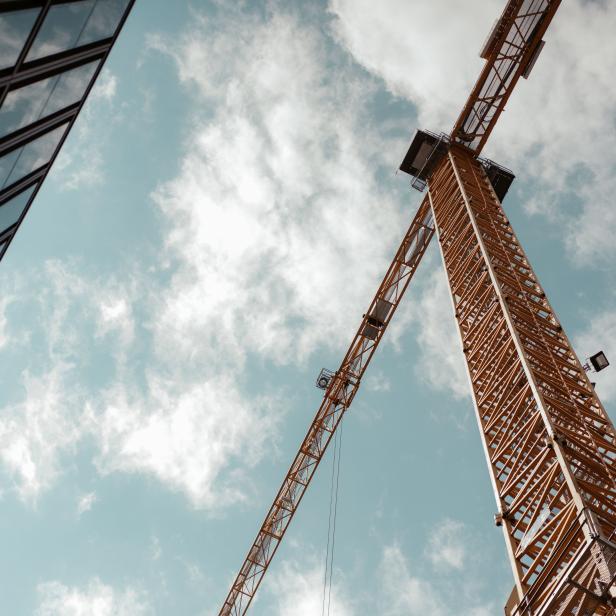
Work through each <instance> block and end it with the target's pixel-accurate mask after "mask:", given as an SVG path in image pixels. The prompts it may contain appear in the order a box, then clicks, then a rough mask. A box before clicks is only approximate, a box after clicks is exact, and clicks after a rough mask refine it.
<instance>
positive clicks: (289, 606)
mask: <svg viewBox="0 0 616 616" xmlns="http://www.w3.org/2000/svg"><path fill="white" fill-rule="evenodd" d="M323 576H324V571H323V567H322V566H315V565H309V566H307V565H306V563H301V564H300V563H297V562H294V561H288V560H286V561H282V562H281V563H280V564H279V566H278V567H277V568H276V571H275V572H274V571H272V573H271V575H270V577H269V578H267V582H266V584H267V589H268V591H269V592H270V593H272V594H273V595H274V597H275V599H274V604H275V606H276V612H275V613H276V614H279V615H280V616H287V615H289V614H293V616H316V615H317V614H321V611H322V606H323ZM328 602H329V606H330V610H329V611H328V612H327V613H331V614H335V615H336V616H352V614H354V613H355V610H354V609H353V606H352V602H351V601H350V599H349V598H348V597H347V596H346V594H345V593H344V590H343V589H342V587H341V585H340V584H336V583H334V584H333V585H332V590H331V596H329V594H328V596H326V598H325V605H326V609H327V605H328Z"/></svg>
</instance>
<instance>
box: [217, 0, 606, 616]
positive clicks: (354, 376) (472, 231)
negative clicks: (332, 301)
mask: <svg viewBox="0 0 616 616" xmlns="http://www.w3.org/2000/svg"><path fill="white" fill-rule="evenodd" d="M558 5H559V0H509V2H508V3H507V5H506V7H505V9H504V11H503V14H502V15H501V17H500V19H499V20H498V21H497V23H496V25H495V27H494V28H493V30H492V32H491V33H490V36H489V38H488V41H487V42H486V44H485V46H484V48H483V50H482V52H481V56H482V58H484V59H485V60H486V64H485V66H484V69H483V70H482V72H481V74H480V76H479V79H478V81H477V83H476V85H475V87H474V88H473V91H472V93H471V95H470V97H469V99H468V101H467V103H466V105H465V106H464V109H463V110H462V113H461V114H460V117H459V119H458V121H457V122H456V124H455V126H454V129H453V131H452V132H451V134H450V135H440V136H439V135H434V134H431V133H428V132H424V131H418V132H417V134H416V136H415V139H414V140H413V143H412V144H411V147H410V149H409V152H408V153H407V155H406V157H405V159H404V161H403V163H402V165H401V167H400V168H401V169H402V170H403V171H406V172H407V173H410V174H411V175H412V176H413V177H414V180H413V185H414V186H415V187H416V188H419V189H420V190H423V189H424V188H425V187H426V185H427V187H428V191H427V196H426V197H425V198H424V200H423V202H422V204H421V206H420V208H419V211H418V213H417V215H416V216H415V218H414V220H413V222H412V224H411V227H410V228H409V230H408V231H407V233H406V235H405V236H404V239H403V241H402V244H401V246H400V248H399V249H398V251H397V253H396V256H395V258H394V260H393V261H392V263H391V265H390V267H389V269H388V271H387V273H386V275H385V278H384V280H383V282H382V283H381V286H380V287H379V289H378V291H377V293H376V295H375V297H374V299H373V300H372V302H371V304H370V306H369V309H368V311H367V312H366V314H365V315H364V317H363V320H362V322H361V324H360V327H359V329H358V331H357V334H356V335H355V338H354V340H353V342H352V344H351V346H350V348H349V350H348V352H347V354H346V356H345V358H344V360H343V361H342V363H341V365H340V368H339V369H338V370H337V371H336V372H334V373H331V374H325V375H324V379H325V380H324V381H323V382H322V385H323V386H324V387H325V389H326V391H325V395H324V398H323V402H322V403H321V406H320V408H319V410H318V412H317V414H316V417H315V419H314V420H313V422H312V424H311V427H310V429H309V431H308V434H307V435H306V437H305V439H304V441H303V443H302V445H301V447H300V449H299V451H298V453H297V456H296V457H295V460H294V461H293V463H292V465H291V468H290V469H289V472H288V473H287V475H286V477H285V479H284V481H283V484H282V486H281V488H280V490H279V491H278V494H277V495H276V498H275V500H274V503H273V504H272V507H271V508H270V510H269V512H268V514H267V516H266V518H265V521H264V522H263V524H262V526H261V529H260V531H259V533H258V535H257V538H256V539H255V541H254V543H253V545H252V547H251V548H250V550H249V552H248V555H247V557H246V559H245V560H244V563H243V565H242V567H241V569H240V572H239V574H238V575H237V577H236V579H235V581H234V583H233V585H232V587H231V590H230V591H229V594H228V596H227V598H226V600H225V603H224V605H223V607H222V609H221V611H220V614H221V615H229V614H233V615H239V614H244V613H245V612H246V610H247V609H248V606H249V605H250V602H251V601H252V598H253V597H254V594H255V592H256V590H257V588H258V587H259V584H260V582H261V580H262V578H263V575H264V574H265V571H266V570H267V567H268V566H269V564H270V562H271V560H272V558H273V556H274V553H275V552H276V549H277V547H278V545H279V543H280V541H281V540H282V538H283V536H284V533H285V531H286V529H287V527H288V524H289V522H290V520H291V519H292V517H293V514H294V513H295V511H296V509H297V507H298V506H299V503H300V501H301V498H302V496H303V494H304V492H305V490H306V488H307V487H308V484H309V483H310V480H311V479H312V477H313V475H314V472H315V470H316V468H317V466H318V464H319V462H320V460H321V459H322V457H323V454H324V452H325V450H326V448H327V445H328V443H329V442H330V440H331V438H332V436H333V434H334V431H335V430H336V427H337V426H338V424H339V422H340V419H341V417H342V415H343V414H344V412H345V411H346V410H347V409H348V408H349V406H350V404H351V402H352V400H353V397H354V395H355V393H356V392H357V390H358V388H359V384H360V381H361V377H362V375H363V374H364V371H365V370H366V367H367V365H368V363H369V361H370V359H371V357H372V355H373V354H374V351H375V350H376V348H377V346H378V344H379V342H380V340H381V338H382V336H383V334H384V332H385V330H386V328H387V325H388V324H389V322H390V320H391V318H392V316H393V314H394V312H395V310H396V308H397V306H398V304H399V302H400V300H401V299H402V296H403V295H404V292H405V291H406V289H407V287H408V284H409V282H410V280H411V278H412V276H413V274H414V272H415V270H416V268H417V266H418V264H419V262H420V261H421V258H422V256H423V255H424V253H425V250H426V248H427V246H428V244H429V242H430V240H431V239H432V236H433V235H434V234H436V236H437V238H438V243H439V248H440V252H441V256H442V259H443V264H444V266H445V270H446V272H447V279H448V281H449V288H450V291H451V298H452V305H453V310H454V315H455V319H456V322H457V325H458V330H459V333H460V337H461V340H462V345H463V352H464V358H465V360H466V366H467V371H468V376H469V381H470V384H471V388H472V394H473V400H474V405H475V410H476V415H477V421H478V424H479V428H480V432H481V437H482V441H483V446H484V451H485V456H486V460H487V463H488V469H489V472H490V478H491V481H492V487H493V489H494V495H495V498H496V503H497V507H498V513H497V514H496V516H495V520H496V523H497V525H498V526H501V527H502V530H503V535H504V538H505V543H506V546H507V552H508V555H509V559H510V562H511V567H512V570H513V577H514V580H515V585H514V588H513V590H512V592H511V595H510V597H509V600H508V601H507V604H506V606H505V614H506V615H507V616H548V615H550V616H552V615H553V616H568V615H571V616H573V615H577V616H582V615H593V614H597V615H614V614H616V609H615V607H614V606H615V605H616V602H615V600H614V597H616V592H615V591H614V580H615V578H616V543H615V540H616V538H615V537H614V535H615V531H616V489H615V487H616V485H615V482H614V477H615V472H616V468H615V465H614V458H615V457H616V432H615V430H614V426H613V425H612V422H611V421H610V419H609V417H608V415H607V413H606V412H605V409H604V408H603V406H602V405H601V402H600V401H599V399H598V397H597V396H596V394H595V391H594V388H593V386H592V384H591V383H590V381H589V379H588V377H587V375H586V372H585V370H584V367H583V366H582V365H581V364H580V361H579V360H578V358H577V356H576V354H575V352H574V351H573V349H572V347H571V344H570V343H569V340H568V338H567V336H566V335H565V333H564V332H563V329H562V327H561V326H560V324H559V321H558V319H557V317H556V315H555V313H554V311H553V310H552V308H551V306H550V304H549V302H548V300H547V298H546V295H545V292H544V291H543V288H542V287H541V285H540V284H539V281H538V280H537V277H536V276H535V274H534V272H533V269H532V267H531V265H530V263H529V261H528V258H527V257H526V254H525V253H524V251H523V249H522V247H521V246H520V243H519V241H518V239H517V237H516V235H515V233H514V231H513V229H512V228H511V225H510V223H509V220H508V219H507V216H506V214H505V212H504V211H503V208H502V205H501V200H502V198H503V197H504V195H505V193H506V192H507V189H508V187H509V184H510V183H511V181H512V179H513V175H512V174H511V173H510V172H508V171H507V170H506V169H504V168H502V167H500V166H499V165H496V164H495V163H493V162H491V161H487V160H482V159H481V158H479V155H480V153H481V150H482V148H483V146H484V144H485V142H486V140H487V138H488V136H489V135H490V133H491V131H492V129H493V127H494V125H495V123H496V120H497V119H498V117H499V115H500V113H501V112H502V110H503V109H504V106H505V103H506V102H507V100H508V98H509V96H510V94H511V92H512V91H513V88H514V87H515V84H516V82H517V80H518V79H519V78H520V77H521V76H523V77H527V76H528V75H529V73H530V71H531V69H532V67H533V65H534V63H535V61H536V59H537V57H538V55H539V52H540V51H541V49H542V47H543V41H542V37H543V35H544V33H545V31H546V29H547V27H548V25H549V23H550V22H551V20H552V17H553V16H554V13H555V12H556V9H557V8H558Z"/></svg>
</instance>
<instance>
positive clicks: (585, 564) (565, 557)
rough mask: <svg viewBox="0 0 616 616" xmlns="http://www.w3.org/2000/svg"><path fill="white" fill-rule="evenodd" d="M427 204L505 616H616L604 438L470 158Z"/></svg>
mask: <svg viewBox="0 0 616 616" xmlns="http://www.w3.org/2000/svg"><path fill="white" fill-rule="evenodd" d="M428 194H429V198H430V202H431V208H432V211H433V216H434V220H435V225H436V232H437V236H438V240H439V246H440V250H441V256H442V258H443V262H444V265H445V269H446V272H447V277H448V281H449V287H450V291H451V297H452V303H453V307H454V313H455V318H456V322H457V325H458V330H459V333H460V337H461V339H462V347H463V353H464V358H465V361H466V367H467V372H468V376H469V380H470V383H471V387H472V393H473V399H474V405H475V411H476V415H477V420H478V424H479V428H480V432H481V437H482V441H483V446H484V452H485V455H486V459H487V462H488V468H489V471H490V476H491V481H492V486H493V489H494V492H495V497H496V502H497V506H498V508H499V513H498V514H497V516H496V521H497V524H498V525H500V526H502V529H503V532H504V536H505V542H506V546H507V551H508V554H509V558H510V561H511V565H512V569H513V574H514V579H515V582H516V588H514V593H512V597H513V601H510V602H509V603H508V607H507V608H506V613H507V614H508V615H509V616H514V615H515V616H531V615H532V616H548V615H550V616H552V615H562V616H564V615H569V614H585V613H588V614H591V613H592V614H597V615H606V614H614V613H616V612H614V611H613V609H612V607H610V605H611V603H612V601H613V598H612V593H613V583H614V578H615V577H616V545H615V543H614V542H615V539H616V537H615V535H616V484H615V482H614V478H615V472H616V467H615V464H614V459H615V458H616V433H615V431H614V426H613V425H612V423H611V421H610V419H609V417H608V415H607V413H606V412H605V409H604V408H603V406H602V405H601V402H600V401H599V399H598V398H597V396H596V394H595V391H594V388H593V387H592V384H591V383H590V381H589V380H588V377H587V375H586V373H585V371H584V369H583V367H582V365H581V364H580V362H579V360H578V358H577V356H576V355H575V353H574V351H573V349H572V347H571V345H570V343H569V340H568V339H567V337H566V335H565V333H564V332H563V330H562V327H561V326H560V324H559V321H558V319H557V317H556V315H555V313H554V311H553V310H552V308H551V306H550V304H549V302H548V300H547V298H546V296H545V292H544V291H543V289H542V287H541V285H540V284H539V281H538V280H537V277H536V275H535V273H534V272H533V269H532V267H531V265H530V263H529V261H528V258H527V256H526V254H525V253H524V251H523V250H522V248H521V246H520V243H519V241H518V239H517V237H516V235H515V233H514V231H513V229H512V227H511V225H510V223H509V221H508V219H507V217H506V215H505V213H504V211H503V209H502V206H501V204H500V202H499V200H498V198H497V197H496V195H495V193H494V191H493V189H492V187H491V184H490V182H489V180H488V178H487V176H486V174H485V172H484V170H483V168H482V166H481V164H480V163H479V162H478V161H477V160H476V158H475V156H474V154H473V153H472V152H470V151H469V150H468V149H467V148H465V147H462V146H459V145H455V144H454V145H452V146H451V149H450V151H449V152H448V154H447V155H446V156H445V157H444V158H443V159H442V160H441V162H440V163H439V166H438V167H437V168H436V170H435V171H434V173H433V175H432V177H431V179H430V181H429V193H428ZM585 610H590V611H585ZM593 610H594V611H593Z"/></svg>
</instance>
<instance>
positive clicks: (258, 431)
mask: <svg viewBox="0 0 616 616" xmlns="http://www.w3.org/2000/svg"><path fill="white" fill-rule="evenodd" d="M281 415H282V414H281V411H280V408H279V405H278V404H277V402H276V401H275V400H274V399H272V398H268V397H258V396H255V397H251V398H248V397H244V396H243V395H242V394H241V393H240V391H238V389H237V386H236V384H235V383H234V382H233V381H232V380H231V379H230V378H224V377H220V378H210V379H208V380H205V381H203V382H202V383H195V384H192V385H188V384H187V383H186V382H184V383H180V384H177V385H174V384H172V383H170V382H168V381H164V380H162V379H161V378H160V377H159V376H152V377H151V378H150V381H149V391H148V394H147V396H140V395H139V394H137V393H135V394H133V395H131V394H129V393H128V391H127V390H126V389H125V388H123V387H118V388H116V389H115V390H112V391H110V392H109V395H108V400H107V401H106V402H105V405H104V407H103V409H102V410H100V409H94V408H93V407H91V408H90V413H89V417H90V421H91V430H92V432H93V433H94V434H95V435H96V437H97V439H98V442H99V447H100V454H99V456H98V459H97V465H98V468H99V470H100V471H101V472H102V473H109V472H114V471H123V472H131V473H147V474H150V475H153V476H154V477H156V478H157V479H159V480H160V481H162V482H163V483H165V484H166V485H168V486H170V487H172V488H173V489H175V490H179V491H181V492H183V493H184V494H185V495H186V496H187V497H188V498H189V499H190V501H191V502H192V503H193V504H194V505H195V506H196V507H204V508H208V509H213V510H215V509H219V508H221V507H224V506H227V505H229V504H231V503H234V502H237V501H238V500H243V499H245V498H246V497H247V496H248V495H249V494H250V490H249V487H248V486H247V485H246V482H245V481H244V477H243V474H244V472H245V470H246V469H247V468H250V467H251V466H253V465H254V464H256V463H257V462H258V461H260V460H261V458H262V457H263V455H264V454H265V452H266V451H271V448H272V440H273V438H274V434H275V429H276V422H277V420H278V418H279V417H281ZM231 466H233V467H234V468H233V471H232V472H229V469H230V467H231Z"/></svg>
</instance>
